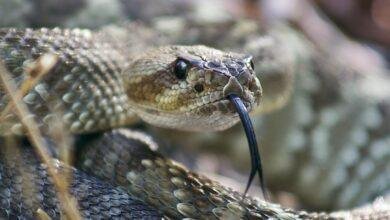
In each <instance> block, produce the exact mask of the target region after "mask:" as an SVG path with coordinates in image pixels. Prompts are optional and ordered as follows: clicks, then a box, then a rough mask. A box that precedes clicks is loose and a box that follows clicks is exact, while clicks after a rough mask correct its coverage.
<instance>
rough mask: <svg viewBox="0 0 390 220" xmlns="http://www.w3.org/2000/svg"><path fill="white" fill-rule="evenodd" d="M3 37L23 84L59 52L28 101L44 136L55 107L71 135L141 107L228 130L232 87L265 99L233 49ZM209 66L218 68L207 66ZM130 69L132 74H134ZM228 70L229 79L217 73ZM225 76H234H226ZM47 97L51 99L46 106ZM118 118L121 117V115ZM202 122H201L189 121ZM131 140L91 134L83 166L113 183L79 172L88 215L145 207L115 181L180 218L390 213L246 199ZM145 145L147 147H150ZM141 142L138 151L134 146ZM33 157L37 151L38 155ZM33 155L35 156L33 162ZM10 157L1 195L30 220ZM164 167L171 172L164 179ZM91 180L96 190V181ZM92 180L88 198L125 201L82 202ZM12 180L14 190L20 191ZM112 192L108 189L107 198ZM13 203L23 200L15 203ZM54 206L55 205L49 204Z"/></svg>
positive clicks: (42, 35)
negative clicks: (38, 62)
mask: <svg viewBox="0 0 390 220" xmlns="http://www.w3.org/2000/svg"><path fill="white" fill-rule="evenodd" d="M0 36H1V40H0V51H1V57H2V60H3V62H4V63H5V65H6V67H7V69H8V70H9V71H10V72H11V73H12V74H13V77H14V80H16V82H17V83H18V84H20V83H21V82H22V81H23V78H24V77H25V72H24V68H23V67H26V66H28V65H29V63H31V60H34V59H37V58H38V57H40V56H41V55H42V54H43V53H47V52H49V53H53V54H54V55H56V56H58V59H59V63H57V64H56V65H55V66H54V68H53V70H52V71H51V72H49V73H48V74H47V75H45V76H44V77H43V79H42V80H41V82H40V83H39V84H37V85H36V86H35V88H34V89H33V90H32V91H30V92H29V93H28V94H27V95H26V96H25V97H24V98H23V101H24V102H25V103H26V104H27V105H28V106H29V108H30V111H31V112H32V113H33V115H34V117H35V119H36V120H37V121H38V124H40V125H41V126H42V130H43V131H44V133H49V131H50V124H51V123H54V122H55V118H56V117H57V116H58V115H51V114H50V113H51V112H53V111H52V109H53V108H55V110H56V111H55V112H60V113H59V116H60V119H61V120H63V121H64V123H65V125H66V127H67V128H68V129H69V131H70V132H71V133H75V134H82V133H89V132H94V131H99V130H105V129H109V128H112V127H117V126H122V125H125V124H126V123H128V122H129V121H130V120H131V119H132V117H133V115H134V113H136V114H137V115H138V116H139V117H141V118H143V119H144V120H145V121H147V122H150V123H152V124H155V125H158V126H165V127H175V128H180V129H186V130H202V129H214V130H220V129H225V128H227V127H230V126H232V125H233V124H234V123H236V122H237V121H238V118H237V116H235V114H234V111H233V109H232V106H230V105H229V102H227V101H226V99H224V97H225V96H226V94H227V93H228V92H229V91H235V92H237V93H239V94H240V95H242V98H243V99H244V100H245V101H246V102H245V103H246V105H247V107H248V108H249V109H252V108H254V106H256V105H257V103H258V102H259V99H260V93H261V92H260V91H261V89H260V85H259V82H258V80H257V78H256V77H254V76H253V73H252V72H253V68H252V67H251V64H250V59H249V60H248V57H247V56H244V55H240V54H235V53H224V52H222V51H219V50H215V49H211V48H208V47H204V46H192V47H183V46H169V47H159V48H157V49H151V50H149V52H146V53H142V54H141V55H140V54H137V53H139V51H134V52H130V51H126V53H124V52H123V51H124V50H123V48H121V47H118V45H116V44H115V43H110V41H108V40H107V39H106V38H104V37H100V36H99V34H98V33H92V32H89V31H80V30H74V31H70V30H59V29H55V30H47V29H42V30H39V31H33V30H25V31H18V30H14V29H4V30H2V31H1V34H0ZM75 48H78V50H75ZM75 51H77V52H75ZM133 57H137V59H134V58H133ZM215 58H219V61H220V62H216V61H215V60H213V59H215ZM134 60H135V61H134ZM178 60H179V61H182V60H184V62H185V63H186V64H185V65H190V66H191V70H190V71H188V72H187V73H186V74H187V75H186V77H184V79H185V81H183V78H181V76H177V75H175V74H172V70H173V69H174V68H175V67H176V66H177V63H178ZM221 61H223V62H221ZM172 64H175V65H172ZM237 65H238V66H237ZM221 66H222V67H223V68H221ZM228 67H231V68H228ZM206 69H208V70H210V69H211V70H212V71H206ZM237 69H240V70H242V69H244V70H245V71H244V73H245V74H242V75H241V76H244V77H237V78H235V76H239V75H235V74H233V73H234V72H235V71H236V70H237ZM130 70H131V71H132V73H131V74H126V73H129V72H128V71H130ZM226 70H227V71H226ZM221 72H222V73H223V74H222V75H221V74H213V73H221ZM210 74H211V75H210ZM226 74H230V75H228V77H227V76H226ZM180 80H182V81H180ZM91 82H93V83H91ZM183 82H184V83H183ZM129 85H131V86H129ZM151 85H159V86H151ZM189 85H190V86H189ZM129 88H131V89H129ZM156 88H157V89H156ZM162 88H164V89H162ZM49 91H50V93H54V94H56V95H57V94H58V95H59V97H60V99H59V100H56V99H54V100H52V99H51V98H52V97H51V96H50V95H49ZM54 91H55V92H54ZM178 94H180V96H179V95H178ZM205 94H206V95H205ZM159 95H160V96H159ZM91 99H93V100H91ZM6 100H7V98H6V96H5V95H4V94H2V102H1V103H2V104H3V105H5V104H6V103H7V101H6ZM44 103H47V104H48V103H50V104H48V105H43V104H44ZM58 103H60V104H58ZM51 105H52V106H51ZM2 107H4V106H2ZM156 109H158V111H156ZM99 110H100V111H99ZM114 115H115V116H116V117H113V116H114ZM152 116H153V117H152ZM210 116H212V117H210ZM194 121H196V123H193V124H191V123H185V122H194ZM1 129H2V132H3V134H7V132H11V133H13V134H23V127H22V126H21V125H19V124H17V119H16V118H15V116H13V115H12V114H11V115H10V116H7V117H6V121H5V122H2V124H1ZM131 137H132V135H131V132H130V134H129V131H122V130H119V131H113V132H112V133H106V134H104V135H103V136H102V137H91V142H92V143H89V144H88V147H86V148H87V149H86V153H84V154H83V155H93V156H90V157H86V158H84V159H82V160H81V161H84V162H81V165H80V166H81V167H83V169H84V170H85V171H86V172H89V173H93V174H94V175H96V176H98V177H100V178H101V179H103V180H107V181H108V182H111V184H112V185H109V184H108V183H100V182H99V180H96V179H93V178H91V177H87V176H85V175H84V174H82V173H81V174H78V173H77V172H79V171H75V172H76V175H75V176H74V178H73V180H72V181H73V182H74V185H73V186H72V187H73V188H72V190H73V194H74V195H75V196H76V198H77V199H78V200H79V203H80V204H81V205H80V210H81V211H82V212H83V213H84V216H86V217H88V214H90V215H92V214H95V213H96V214H98V215H99V213H100V212H99V210H105V211H106V212H105V214H107V215H112V216H115V215H116V216H118V217H120V216H121V212H122V211H123V212H126V209H120V207H122V206H121V205H123V204H130V203H133V202H134V203H135V205H134V207H135V208H134V209H135V210H137V207H139V206H138V205H140V204H139V203H137V201H132V200H131V199H130V198H129V197H128V195H127V194H126V193H125V192H124V191H123V189H122V188H115V187H114V186H115V185H122V186H123V187H125V189H126V190H127V192H128V193H130V194H131V195H134V196H135V197H136V198H139V199H141V200H143V201H144V202H146V203H148V204H149V206H152V207H154V208H157V209H158V210H159V211H158V213H159V214H162V215H164V216H168V217H172V218H183V217H189V218H206V217H210V218H217V217H221V218H223V217H229V216H230V217H234V216H235V217H236V218H238V217H244V218H256V217H257V218H267V217H275V218H281V219H283V218H284V219H289V218H290V219H294V218H325V219H326V218H332V217H337V216H340V215H341V216H348V215H352V216H356V217H362V218H364V217H373V218H375V217H376V218H378V219H380V218H382V217H383V218H385V217H386V216H388V211H386V210H384V211H382V212H380V211H373V210H372V212H364V213H363V214H362V213H361V212H359V211H352V212H347V213H341V214H340V213H333V214H326V213H323V214H316V213H306V212H296V211H293V210H288V209H284V208H281V207H279V206H278V205H274V204H270V203H267V202H263V201H258V200H254V199H251V198H248V199H244V200H241V195H240V194H239V193H237V192H234V191H232V190H230V189H227V188H225V187H223V186H220V185H219V184H217V183H215V182H213V181H210V180H208V179H207V178H205V177H202V176H199V175H197V174H195V173H192V172H189V171H188V170H186V169H185V168H183V167H181V166H180V165H178V164H176V163H174V162H172V161H171V160H169V159H165V158H164V157H162V156H161V155H158V154H156V153H154V152H151V151H150V150H148V149H147V147H146V146H143V147H140V146H139V145H140V143H132V142H131V141H130V140H129V138H130V139H131ZM96 139H97V140H96ZM142 144H143V145H145V143H141V145H142ZM132 145H134V146H135V148H136V150H131V149H132V147H131V146H132ZM92 146H93V147H92ZM125 147H129V153H125V152H126V150H123V148H125ZM22 151H23V152H24V151H26V152H27V153H29V151H28V150H24V149H22ZM118 151H120V153H119V152H118ZM138 154H139V155H138ZM22 155H24V154H22ZM30 155H32V154H31V152H30ZM31 157H33V156H24V159H23V160H21V162H22V163H28V164H31V165H30V166H27V167H30V168H31V169H32V170H42V169H43V168H42V167H41V166H42V165H39V164H38V163H37V161H36V160H35V161H34V160H33V159H32V158H31ZM106 157H107V158H106ZM130 157H131V158H130ZM132 157H134V158H132ZM30 159H31V161H32V162H29V161H30ZM110 160H111V162H110V163H109V164H115V166H113V167H106V166H103V165H107V164H101V162H102V161H105V162H106V161H110ZM3 161H5V162H3ZM6 161H7V159H4V160H2V162H3V164H2V166H1V168H2V170H4V175H3V176H4V177H5V178H2V179H5V180H11V181H4V182H2V184H3V185H1V186H2V187H3V188H2V190H4V191H7V193H4V194H2V195H5V196H2V197H1V199H2V202H4V201H5V202H4V203H6V202H8V204H9V206H2V214H3V216H5V217H10V216H18V215H21V216H22V215H24V214H25V215H27V216H25V217H27V218H29V217H31V213H33V212H34V210H36V205H37V204H36V203H35V202H34V201H32V204H31V203H30V204H29V203H28V202H27V200H23V199H20V196H21V195H20V194H19V195H15V194H17V193H18V192H19V193H20V191H18V190H22V189H23V180H20V177H19V178H18V175H15V174H14V173H13V172H12V170H13V168H14V166H15V165H12V164H15V163H11V165H9V164H8V163H6ZM100 165H101V166H100ZM21 167H24V166H21ZM111 169H113V170H111ZM31 173H34V172H31ZM156 173H157V174H162V175H156ZM37 175H38V176H40V177H44V176H45V175H46V174H45V172H37ZM153 178H155V179H153ZM158 178H162V179H158ZM38 179H39V178H38ZM151 180H153V181H151ZM83 181H87V183H84V182H83ZM42 182H43V184H49V185H50V183H48V182H50V181H48V180H46V179H45V178H42ZM42 182H41V184H42ZM89 184H90V185H92V186H88V185H89ZM156 184H157V186H156ZM18 185H19V187H18ZM85 185H87V187H93V186H96V185H99V186H101V188H102V189H104V190H102V192H101V194H100V193H99V191H92V192H90V193H91V195H86V197H87V198H90V197H96V198H98V199H99V200H101V199H102V200H104V199H106V201H108V203H109V204H110V205H112V203H111V202H110V201H113V200H117V201H118V200H120V202H119V203H120V204H121V205H117V206H116V207H107V206H105V205H104V203H98V204H97V206H99V205H102V206H104V207H100V206H99V207H96V208H93V207H92V205H91V204H92V202H91V201H92V199H86V200H84V203H83V202H80V201H83V200H82V199H83V198H80V197H78V196H80V193H77V192H79V191H78V190H80V188H82V187H85ZM11 186H15V189H13V188H12V187H11ZM160 187H161V188H160ZM164 187H166V188H164ZM11 189H12V190H11ZM162 189H164V190H162ZM51 190H52V189H51ZM48 191H50V190H49V189H47V188H46V187H43V188H37V191H36V192H34V193H37V194H38V195H39V194H40V195H47V194H50V193H48ZM103 191H104V192H107V193H106V194H105V195H104V192H103ZM51 192H52V191H51ZM111 192H112V193H111ZM94 193H96V194H94ZM148 193H151V194H150V195H149V194H148ZM154 193H156V194H154ZM51 195H53V194H51ZM114 195H115V196H114ZM88 196H90V197H88ZM114 197H115V199H114ZM15 198H19V200H17V199H16V201H18V202H14V201H15V200H14V199H15ZM38 198H39V196H38ZM40 198H42V197H40ZM43 198H45V197H43ZM100 198H101V199H100ZM40 201H42V199H41V200H40ZM45 202H46V201H45ZM56 204H57V203H56V202H55V201H50V200H48V201H47V205H46V206H45V207H42V208H43V209H44V210H45V211H46V212H47V213H49V214H52V216H53V217H55V216H58V207H56ZM12 205H16V206H14V207H12ZM83 205H85V206H83ZM95 205H96V204H95ZM3 207H5V208H3ZM46 207H48V208H47V210H46V209H45V208H46ZM118 207H119V208H118ZM23 208H25V209H27V210H30V211H26V210H25V209H23ZM88 208H91V210H92V211H89V209H88ZM115 208H117V209H115ZM84 210H85V212H84ZM107 210H109V211H108V212H107ZM118 210H120V211H118ZM95 211H96V212H95ZM141 212H144V214H146V216H150V218H153V216H157V214H156V212H154V211H153V210H151V209H150V207H148V205H145V208H144V209H142V210H141ZM85 213H88V214H85ZM129 213H133V214H134V218H137V217H136V216H137V215H139V213H137V211H134V210H129ZM123 216H125V215H123ZM123 216H122V217H123Z"/></svg>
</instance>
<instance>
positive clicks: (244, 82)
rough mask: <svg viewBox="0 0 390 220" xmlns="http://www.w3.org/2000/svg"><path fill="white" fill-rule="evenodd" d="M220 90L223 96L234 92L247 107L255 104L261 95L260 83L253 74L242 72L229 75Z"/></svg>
mask: <svg viewBox="0 0 390 220" xmlns="http://www.w3.org/2000/svg"><path fill="white" fill-rule="evenodd" d="M222 92H223V96H224V97H228V96H229V95H232V94H234V95H236V96H238V97H239V98H241V99H242V100H243V102H244V103H246V104H247V105H248V107H249V106H255V105H257V104H258V103H259V100H260V97H261V85H260V83H259V80H258V79H257V78H256V77H255V76H254V75H253V74H250V73H243V74H241V75H239V76H238V77H235V76H230V77H229V80H228V82H227V83H226V85H225V86H224V87H223V91H222Z"/></svg>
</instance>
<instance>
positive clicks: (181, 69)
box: [174, 59, 188, 79]
mask: <svg viewBox="0 0 390 220" xmlns="http://www.w3.org/2000/svg"><path fill="white" fill-rule="evenodd" d="M187 69H188V64H187V63H186V62H185V61H184V60H181V59H179V60H177V61H176V64H175V70H174V71H175V75H176V77H177V78H178V79H185V78H186V76H187Z"/></svg>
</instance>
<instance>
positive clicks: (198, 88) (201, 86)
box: [194, 84, 204, 93]
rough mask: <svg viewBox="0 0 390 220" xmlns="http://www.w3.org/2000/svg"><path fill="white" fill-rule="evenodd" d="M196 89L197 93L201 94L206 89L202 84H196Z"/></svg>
mask: <svg viewBox="0 0 390 220" xmlns="http://www.w3.org/2000/svg"><path fill="white" fill-rule="evenodd" d="M194 89H195V91H197V92H198V93H200V92H203V90H204V87H203V85H202V84H196V85H195V86H194Z"/></svg>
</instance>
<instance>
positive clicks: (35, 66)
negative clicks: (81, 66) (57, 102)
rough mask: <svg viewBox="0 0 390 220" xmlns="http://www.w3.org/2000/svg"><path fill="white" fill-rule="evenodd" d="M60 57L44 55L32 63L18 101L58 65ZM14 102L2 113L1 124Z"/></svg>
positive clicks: (20, 89) (28, 68) (0, 115)
mask: <svg viewBox="0 0 390 220" xmlns="http://www.w3.org/2000/svg"><path fill="white" fill-rule="evenodd" d="M57 60H58V57H57V56H56V55H54V54H44V55H42V56H41V57H39V58H38V59H37V60H36V61H34V62H33V63H31V64H30V65H29V66H28V67H27V69H26V70H25V72H26V73H27V74H28V78H27V79H26V80H24V81H23V83H22V85H21V86H20V88H19V90H18V91H19V92H18V94H17V97H16V99H17V100H20V99H21V98H22V97H23V96H24V95H26V93H27V92H28V91H29V90H30V89H31V88H32V87H34V86H35V85H36V84H37V83H38V82H39V80H40V79H41V78H42V77H43V76H44V75H46V74H47V73H48V72H49V71H50V70H51V69H52V68H53V66H54V65H55V64H56V63H57ZM12 103H13V102H9V103H8V104H7V106H6V107H5V108H4V110H3V111H2V112H1V113H0V122H1V121H3V120H4V118H5V116H6V115H7V114H8V113H9V112H10V111H11V109H12V107H13V104H12Z"/></svg>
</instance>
